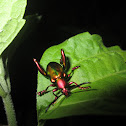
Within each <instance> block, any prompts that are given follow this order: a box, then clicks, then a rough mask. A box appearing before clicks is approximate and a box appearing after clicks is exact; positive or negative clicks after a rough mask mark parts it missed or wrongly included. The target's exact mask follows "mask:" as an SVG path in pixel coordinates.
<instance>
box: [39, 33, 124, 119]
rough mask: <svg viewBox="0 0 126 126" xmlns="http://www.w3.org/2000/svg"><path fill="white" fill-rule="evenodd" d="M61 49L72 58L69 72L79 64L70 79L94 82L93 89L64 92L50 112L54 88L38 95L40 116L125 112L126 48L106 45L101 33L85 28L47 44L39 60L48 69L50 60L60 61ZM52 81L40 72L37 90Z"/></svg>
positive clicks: (47, 117)
mask: <svg viewBox="0 0 126 126" xmlns="http://www.w3.org/2000/svg"><path fill="white" fill-rule="evenodd" d="M61 49H63V50H64V52H65V55H66V57H68V58H69V61H70V68H69V70H68V74H69V73H70V72H71V69H72V68H73V67H75V66H80V67H79V68H78V69H77V70H75V71H74V74H73V76H72V78H71V79H70V81H74V82H76V83H78V84H81V83H83V82H91V84H90V86H91V89H88V90H80V89H78V88H74V89H72V90H71V95H70V96H69V97H65V96H63V95H62V96H61V97H60V98H59V99H58V100H57V101H56V103H55V104H54V105H52V106H50V108H49V110H48V112H47V113H45V110H46V108H47V106H48V105H49V104H50V103H51V102H52V101H53V100H54V98H55V96H53V94H52V92H49V93H47V94H45V95H42V96H37V113H38V120H39V121H40V120H41V119H55V118H61V117H67V116H73V115H84V114H91V115H92V114H95V115H97V114H102V115H125V114H126V109H125V106H126V101H125V96H126V93H125V91H126V63H125V61H126V51H123V50H121V49H120V47H119V46H113V47H108V48H107V47H105V46H104V44H103V42H102V38H101V37H100V36H99V35H96V34H94V35H91V34H89V33H88V32H85V33H81V34H78V35H76V36H74V37H71V38H69V39H68V40H66V41H65V42H63V43H61V44H59V45H56V46H52V47H50V48H48V49H47V50H46V51H45V52H44V54H43V56H42V58H41V60H40V64H41V65H42V67H43V68H44V69H45V70H46V66H47V65H48V63H49V62H57V63H60V58H61V54H60V53H61V52H60V50H61ZM50 84H51V82H50V80H48V79H47V78H45V77H44V76H43V75H41V74H40V73H38V87H37V91H38V92H39V91H42V90H44V89H45V88H46V87H47V86H48V85H50ZM82 86H83V87H84V86H89V84H86V85H82ZM51 89H52V88H50V90H51ZM120 106H121V107H120Z"/></svg>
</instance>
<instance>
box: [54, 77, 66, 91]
mask: <svg viewBox="0 0 126 126" xmlns="http://www.w3.org/2000/svg"><path fill="white" fill-rule="evenodd" d="M56 82H57V87H58V88H59V89H64V88H65V87H66V86H67V83H66V81H65V80H64V78H58V79H57V80H56Z"/></svg>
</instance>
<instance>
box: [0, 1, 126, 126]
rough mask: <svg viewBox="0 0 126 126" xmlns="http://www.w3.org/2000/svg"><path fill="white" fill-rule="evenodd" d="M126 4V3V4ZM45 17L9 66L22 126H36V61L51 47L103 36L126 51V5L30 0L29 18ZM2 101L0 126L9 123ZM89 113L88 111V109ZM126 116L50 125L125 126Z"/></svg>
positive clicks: (82, 118) (81, 118) (67, 120)
mask: <svg viewBox="0 0 126 126" xmlns="http://www.w3.org/2000/svg"><path fill="white" fill-rule="evenodd" d="M124 2H125V1H124ZM36 13H37V14H39V15H42V20H41V21H40V22H39V23H38V25H37V26H36V28H35V29H34V30H33V31H32V28H31V29H29V31H30V34H28V36H27V37H26V39H25V40H23V42H22V44H21V45H20V46H19V47H18V48H17V49H16V52H15V53H14V55H13V58H12V60H11V61H10V63H9V73H10V77H11V85H12V92H11V94H12V99H13V102H14V106H15V111H16V115H17V121H18V125H19V126H36V125H37V117H36V86H37V79H36V78H37V68H36V66H35V64H34V63H33V58H36V59H38V60H40V58H41V56H42V54H43V52H44V51H45V50H46V49H47V48H49V47H50V46H53V45H56V44H59V43H61V42H63V41H64V40H66V39H68V38H69V37H72V36H74V35H76V34H78V33H82V32H86V31H88V32H90V33H91V34H99V35H100V36H102V38H103V42H104V44H105V45H106V46H107V47H108V46H114V45H119V46H120V47H121V48H122V49H124V50H125V49H126V46H125V42H126V37H125V29H126V18H125V15H126V13H125V3H122V2H121V1H114V2H112V1H101V2H98V1H75V2H74V1H70V0H68V1H67V2H65V1H60V0H52V1H51V0H28V5H27V8H26V13H25V16H27V15H32V14H36ZM3 108H4V107H3V104H2V100H1V99H0V123H6V116H5V114H4V109H3ZM87 109H88V108H87ZM125 119H126V118H125V116H102V115H101V116H94V115H92V116H88V115H87V116H79V117H69V118H63V119H59V120H49V121H47V123H46V126H48V125H55V126H58V125H66V126H70V125H74V124H80V125H82V124H83V125H88V126H90V125H104V124H106V125H108V124H113V125H114V124H117V125H118V124H120V125H121V124H123V123H124V121H125Z"/></svg>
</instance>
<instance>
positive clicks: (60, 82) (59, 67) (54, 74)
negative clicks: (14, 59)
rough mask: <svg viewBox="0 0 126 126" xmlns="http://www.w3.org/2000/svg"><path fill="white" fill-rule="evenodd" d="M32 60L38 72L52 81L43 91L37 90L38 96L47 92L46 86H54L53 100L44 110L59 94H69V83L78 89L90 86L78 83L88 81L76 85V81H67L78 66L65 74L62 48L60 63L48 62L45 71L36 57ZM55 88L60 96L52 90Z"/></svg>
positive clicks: (64, 58)
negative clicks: (59, 91) (59, 92)
mask: <svg viewBox="0 0 126 126" xmlns="http://www.w3.org/2000/svg"><path fill="white" fill-rule="evenodd" d="M33 60H34V62H35V64H36V66H37V68H38V70H39V72H40V73H41V74H42V75H44V76H45V77H47V78H49V79H50V80H51V82H52V84H51V85H49V86H47V88H46V89H45V90H43V91H40V92H37V94H38V95H39V96H41V95H44V94H45V93H48V88H49V87H55V88H54V89H53V90H52V92H53V95H54V96H55V99H54V101H52V102H51V103H50V104H49V106H48V107H47V108H46V112H47V110H48V108H49V107H50V105H52V104H54V103H55V102H56V100H57V99H58V98H59V97H60V96H61V95H65V96H69V95H70V90H69V88H70V85H71V84H75V85H76V86H77V87H79V88H80V89H88V88H90V86H87V87H80V85H82V84H87V83H90V82H84V83H82V84H80V85H78V84H77V83H76V82H68V80H69V79H70V78H71V77H72V76H71V74H72V73H73V71H74V70H75V69H78V68H79V67H80V66H76V67H74V68H72V71H71V73H70V74H68V75H67V74H66V67H67V63H66V57H65V53H64V50H63V49H61V59H60V64H59V63H56V62H50V63H49V64H48V65H47V68H46V71H45V70H44V69H43V68H42V66H41V65H40V64H39V63H38V62H37V60H36V59H34V58H33ZM57 90H61V92H62V94H61V95H60V96H57V95H56V94H55V93H54V92H56V91H57Z"/></svg>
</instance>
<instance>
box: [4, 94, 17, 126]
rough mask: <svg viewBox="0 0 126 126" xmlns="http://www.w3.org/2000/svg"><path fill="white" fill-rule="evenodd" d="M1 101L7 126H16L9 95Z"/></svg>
mask: <svg viewBox="0 0 126 126" xmlns="http://www.w3.org/2000/svg"><path fill="white" fill-rule="evenodd" d="M2 99H3V103H4V107H5V111H6V116H7V120H8V125H9V126H17V122H16V116H15V111H14V107H13V102H12V99H11V96H10V94H7V95H6V97H4V98H2Z"/></svg>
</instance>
